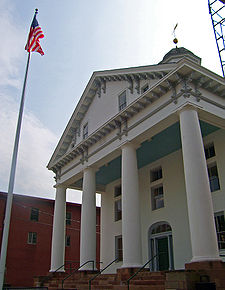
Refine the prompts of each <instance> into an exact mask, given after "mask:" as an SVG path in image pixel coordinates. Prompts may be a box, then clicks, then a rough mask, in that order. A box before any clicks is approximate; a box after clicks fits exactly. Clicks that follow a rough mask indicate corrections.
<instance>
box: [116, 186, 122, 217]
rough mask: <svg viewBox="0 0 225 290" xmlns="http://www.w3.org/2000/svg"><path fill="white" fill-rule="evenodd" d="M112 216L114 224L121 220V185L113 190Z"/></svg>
mask: <svg viewBox="0 0 225 290" xmlns="http://www.w3.org/2000/svg"><path fill="white" fill-rule="evenodd" d="M114 198H115V200H114V215H115V222H117V221H119V220H121V219H122V199H121V185H119V186H116V187H115V188H114Z"/></svg>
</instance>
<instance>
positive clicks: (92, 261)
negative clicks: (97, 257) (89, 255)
mask: <svg viewBox="0 0 225 290" xmlns="http://www.w3.org/2000/svg"><path fill="white" fill-rule="evenodd" d="M88 263H92V269H93V271H94V263H95V262H94V260H90V261H87V262H85V263H83V264H82V265H80V267H78V268H77V269H76V270H75V271H73V272H72V273H70V274H69V275H68V276H66V277H65V278H64V279H63V280H62V289H63V284H64V281H65V280H67V279H68V278H69V277H70V276H72V275H73V274H74V273H76V272H77V271H78V270H79V269H80V268H82V267H83V266H85V265H86V264H88Z"/></svg>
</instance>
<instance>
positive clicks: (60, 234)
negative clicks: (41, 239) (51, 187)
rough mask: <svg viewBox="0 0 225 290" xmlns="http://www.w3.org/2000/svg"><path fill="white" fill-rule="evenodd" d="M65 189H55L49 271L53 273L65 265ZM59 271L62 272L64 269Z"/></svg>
mask: <svg viewBox="0 0 225 290" xmlns="http://www.w3.org/2000/svg"><path fill="white" fill-rule="evenodd" d="M65 226H66V188H65V187H57V188H56V197H55V207H54V218H53V233H52V250H51V269H50V272H54V271H55V270H57V269H58V268H59V267H61V266H62V265H64V263H65V260H64V259H65ZM59 271H61V272H63V271H64V267H62V268H61V269H60V270H59Z"/></svg>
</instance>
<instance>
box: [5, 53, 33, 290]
mask: <svg viewBox="0 0 225 290" xmlns="http://www.w3.org/2000/svg"><path fill="white" fill-rule="evenodd" d="M29 63H30V52H29V53H28V57H27V65H26V72H25V77H24V83H23V91H22V96H21V101H20V109H19V116H18V121H17V129H16V136H15V142H14V149H13V157H12V163H11V171H10V178H9V186H8V194H7V202H6V211H5V220H4V229H3V236H2V245H1V258H0V289H2V288H3V283H4V275H5V265H6V256H7V246H8V236H9V228H10V218H11V209H12V200H13V189H14V181H15V173H16V163H17V155H18V146H19V138H20V131H21V123H22V117H23V108H24V99H25V90H26V83H27V75H28V69H29Z"/></svg>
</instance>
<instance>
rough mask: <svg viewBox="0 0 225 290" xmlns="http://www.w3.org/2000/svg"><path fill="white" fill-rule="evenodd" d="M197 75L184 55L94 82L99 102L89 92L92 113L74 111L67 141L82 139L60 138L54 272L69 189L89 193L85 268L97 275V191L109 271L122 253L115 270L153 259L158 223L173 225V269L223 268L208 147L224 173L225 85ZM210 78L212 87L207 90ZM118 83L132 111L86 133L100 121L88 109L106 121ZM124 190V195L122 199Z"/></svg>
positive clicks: (82, 251) (82, 257)
mask: <svg viewBox="0 0 225 290" xmlns="http://www.w3.org/2000/svg"><path fill="white" fill-rule="evenodd" d="M197 68H198V69H197ZM200 68H201V66H200V64H199V63H198V59H196V62H194V61H193V62H192V61H190V59H189V58H188V56H187V59H185V56H184V59H183V58H182V59H179V60H178V61H177V62H171V63H170V62H169V63H168V62H165V63H164V64H161V63H160V64H158V65H157V66H156V67H150V68H145V72H143V68H142V69H141V71H139V72H138V69H136V70H133V71H132V72H131V71H129V72H128V71H123V70H122V71H121V72H119V73H118V72H117V74H116V72H114V71H112V72H109V73H106V72H105V73H100V74H99V75H98V74H97V73H96V75H94V76H93V79H91V81H90V83H89V87H91V86H94V80H96V78H98V77H99V80H101V82H99V85H100V87H97V88H96V94H97V92H99V91H98V89H99V90H100V92H101V95H94V96H92V98H93V101H92V103H90V104H88V100H89V99H90V93H89V92H88V91H85V93H84V95H83V97H82V101H83V106H84V107H85V106H90V109H88V108H89V107H88V108H87V112H86V113H84V112H83V113H81V111H82V110H83V109H82V110H81V107H78V108H77V109H76V110H75V113H74V115H73V118H72V119H71V120H72V121H70V124H69V125H68V126H67V128H66V130H65V133H64V135H63V136H64V137H63V138H65V140H66V137H67V140H69V136H70V135H74V134H75V136H76V138H73V144H72V143H71V144H72V145H71V146H70V147H68V145H66V144H67V143H68V142H66V141H64V143H63V140H64V139H62V141H61V143H60V144H61V145H60V146H61V147H60V146H59V147H58V149H57V150H56V151H55V153H54V157H53V158H52V160H51V162H50V166H49V167H50V168H53V170H54V171H55V173H56V200H55V213H54V225H53V238H52V258H51V271H54V270H56V269H57V268H59V267H60V266H62V265H63V264H64V247H65V242H64V240H65V239H64V236H65V198H66V188H72V189H79V190H82V192H83V198H82V214H81V233H80V237H81V243H80V265H81V266H82V265H84V264H85V263H86V262H89V261H94V265H95V267H96V210H95V202H96V199H95V193H96V192H99V193H101V195H102V209H101V258H100V260H101V262H103V264H102V267H105V266H106V265H107V264H109V263H110V262H112V261H113V260H114V259H115V258H116V257H117V256H119V254H121V253H122V259H120V260H119V261H117V262H116V263H114V265H113V266H112V268H111V270H109V271H111V272H115V271H116V269H118V268H137V267H141V266H142V265H143V264H144V263H145V262H146V261H147V260H148V259H149V257H150V254H149V253H150V252H151V251H152V249H151V243H150V242H149V241H148V239H149V238H148V236H149V235H148V231H149V228H151V226H152V225H154V224H157V223H158V224H160V223H161V224H162V225H169V226H168V229H170V232H169V234H166V235H167V237H168V247H173V251H168V253H169V255H170V257H168V259H170V261H172V260H173V261H174V263H172V262H170V265H172V264H174V267H175V269H182V268H184V265H185V263H190V262H202V261H219V260H221V258H220V256H219V254H220V252H219V248H218V240H217V229H216V227H215V222H214V212H215V211H217V212H220V211H221V210H222V209H221V208H220V205H219V203H218V202H217V201H216V199H215V197H214V196H212V192H211V189H210V183H209V176H208V160H206V156H205V151H204V146H205V144H211V143H212V144H213V146H215V147H216V156H213V159H212V160H210V162H211V163H212V164H213V166H214V165H215V164H217V163H218V168H223V165H220V164H221V163H220V160H219V158H218V156H221V154H223V153H222V145H221V144H222V143H223V140H224V138H225V136H224V127H225V126H224V105H223V102H224V99H223V98H224V96H223V93H222V88H224V83H223V81H222V80H220V78H219V77H216V76H212V75H210V74H207V71H205V70H204V69H202V71H201V72H200ZM153 71H156V72H154V74H153ZM150 73H151V74H150ZM129 74H131V75H133V78H129ZM115 75H116V76H117V77H116V76H115ZM147 75H148V76H150V75H151V80H150V81H149V83H148V84H149V89H148V90H146V91H145V92H143V93H142V92H141V90H140V88H141V86H142V85H145V84H146V80H147ZM203 75H204V80H205V82H203V81H201V82H200V81H199V80H200V79H201V78H203ZM103 76H104V77H103ZM134 76H135V77H134ZM138 78H139V82H138V81H137V80H138ZM210 78H211V79H213V82H215V83H217V85H218V87H217V90H215V91H214V92H213V91H210V92H208V91H207V86H206V85H205V87H204V84H205V83H206V82H207V79H210ZM95 84H96V83H95ZM122 84H123V86H122ZM138 84H139V90H138ZM114 85H115V86H117V87H119V88H118V95H119V96H120V94H121V91H124V90H125V91H126V92H127V98H128V97H129V98H130V99H129V98H128V99H127V102H128V100H130V103H128V105H127V106H126V107H124V108H123V109H122V110H121V111H119V112H114V113H113V114H112V116H111V117H110V118H108V119H107V120H105V122H103V123H101V124H100V123H98V122H96V127H93V129H92V131H91V129H90V132H89V133H88V135H86V132H87V124H88V125H89V126H91V125H90V122H89V120H90V119H91V116H92V117H93V115H92V114H91V113H90V114H88V112H89V110H90V111H91V108H92V107H93V108H95V112H97V113H96V114H101V110H104V108H102V109H99V108H98V106H101V104H103V103H104V102H105V99H107V98H110V96H111V95H112V92H114V91H113V90H114ZM127 86H128V87H127ZM220 86H221V88H220V89H218V88H219V87H220ZM89 87H88V88H89ZM214 87H215V86H214ZM103 89H104V90H103ZM214 95H215V96H214ZM123 96H124V94H123ZM213 98H214V99H213ZM212 99H213V101H212ZM110 100H111V99H110ZM215 100H216V101H215ZM87 104H88V105H87ZM112 108H113V105H112ZM79 110H81V111H80V112H79ZM96 110H97V111H96ZM93 111H94V109H93ZM79 113H80V114H79ZM82 114H83V115H82ZM81 116H82V117H81ZM85 118H86V119H85ZM89 126H88V128H89ZM75 127H76V130H75V129H73V130H72V129H71V128H75ZM84 127H85V137H83V139H82V128H84ZM74 132H76V133H74ZM79 138H80V139H79ZM75 139H77V140H76V142H77V143H75V144H74V140H75ZM69 144H70V143H69ZM63 146H67V149H65V148H66V147H65V148H64V147H63ZM60 148H61V151H60ZM60 152H64V153H60ZM221 158H222V157H221ZM220 172H221V169H220ZM220 174H221V173H220ZM222 174H223V173H222ZM220 180H222V179H220ZM221 183H222V181H221ZM119 187H121V193H119V194H118V193H117V194H115V190H116V188H119ZM221 188H222V185H221ZM220 192H221V189H220ZM220 192H219V193H218V194H220ZM218 194H217V196H218ZM220 199H221V200H222V199H223V197H222V195H221V197H220ZM118 200H121V201H120V202H119V203H118ZM120 204H122V206H121V208H120ZM116 210H119V211H121V218H119V219H118V218H115V211H116ZM119 216H120V215H119ZM155 229H156V228H155ZM164 236H165V235H163V234H161V235H159V234H158V235H156V237H157V243H156V244H158V245H160V242H159V240H160V238H161V237H162V238H163V237H164ZM118 240H119V241H120V242H119V243H117V242H118ZM155 241H156V238H155ZM161 241H162V240H161ZM161 244H162V243H161ZM120 245H122V249H121V248H120ZM156 250H157V249H156ZM156 252H157V251H156ZM171 253H173V255H174V256H173V257H171ZM81 270H92V264H91V263H87V264H85V265H84V266H82V268H81ZM61 271H63V268H62V269H61Z"/></svg>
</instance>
